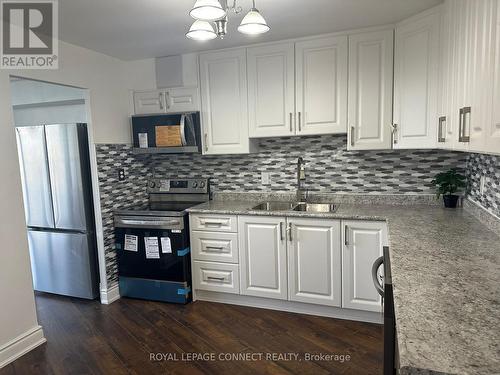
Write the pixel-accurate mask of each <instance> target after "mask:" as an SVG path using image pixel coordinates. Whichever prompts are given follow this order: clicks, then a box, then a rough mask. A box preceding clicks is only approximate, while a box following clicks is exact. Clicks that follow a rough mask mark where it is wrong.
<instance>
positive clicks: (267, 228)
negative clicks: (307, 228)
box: [238, 216, 287, 299]
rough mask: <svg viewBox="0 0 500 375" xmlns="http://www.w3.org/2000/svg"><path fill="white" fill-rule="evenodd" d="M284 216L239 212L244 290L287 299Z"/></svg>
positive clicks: (250, 293)
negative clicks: (244, 214) (243, 213)
mask: <svg viewBox="0 0 500 375" xmlns="http://www.w3.org/2000/svg"><path fill="white" fill-rule="evenodd" d="M284 227H285V218H283V217H266V216H240V217H239V222H238V234H239V245H240V246H239V248H240V271H241V275H240V277H241V283H240V284H241V294H244V295H248V296H255V297H268V298H277V299H287V280H286V259H287V256H286V239H285V233H284Z"/></svg>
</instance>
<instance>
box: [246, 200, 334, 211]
mask: <svg viewBox="0 0 500 375" xmlns="http://www.w3.org/2000/svg"><path fill="white" fill-rule="evenodd" d="M336 208H337V207H336V206H335V205H334V204H333V203H307V202H262V203H259V204H258V205H256V206H254V207H252V210H256V211H301V212H334V211H335V209H336Z"/></svg>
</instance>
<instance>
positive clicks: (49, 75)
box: [0, 22, 155, 363]
mask: <svg viewBox="0 0 500 375" xmlns="http://www.w3.org/2000/svg"><path fill="white" fill-rule="evenodd" d="M0 27H2V24H1V22H0ZM153 66H154V62H153V60H152V59H151V60H144V61H136V62H131V63H128V62H122V61H120V60H117V59H114V58H111V57H108V56H106V55H103V54H100V53H96V52H93V51H90V50H87V49H84V48H81V47H77V46H73V45H70V44H67V43H63V42H60V44H59V69H58V70H54V71H49V70H32V71H28V70H11V71H7V70H1V71H0V174H1V176H2V184H1V185H0V239H1V241H2V246H0V300H1V301H2V307H1V308H0V363H1V361H2V359H3V358H2V350H3V349H5V346H6V344H9V343H10V342H11V341H12V340H13V339H15V338H16V337H18V336H19V335H22V334H23V333H26V332H28V331H32V330H34V329H36V328H37V327H38V323H37V317H36V311H35V303H34V297H33V287H32V281H31V268H30V261H29V254H28V244H27V236H26V229H25V220H24V210H23V203H22V191H21V180H20V175H19V165H18V160H17V150H16V142H15V133H14V126H13V115H12V108H11V95H10V82H9V74H12V75H15V76H21V77H26V78H32V79H38V80H43V81H48V82H54V83H60V84H64V85H72V86H76V87H80V88H86V89H89V94H90V105H91V125H92V129H93V138H94V142H95V143H131V138H130V125H129V113H130V108H129V106H130V100H129V96H130V92H129V90H131V89H145V88H151V87H155V76H154V68H153ZM94 172H95V170H94Z"/></svg>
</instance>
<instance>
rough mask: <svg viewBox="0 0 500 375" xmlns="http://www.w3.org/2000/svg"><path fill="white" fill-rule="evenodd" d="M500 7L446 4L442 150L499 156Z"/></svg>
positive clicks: (468, 1) (485, 1)
mask: <svg viewBox="0 0 500 375" xmlns="http://www.w3.org/2000/svg"><path fill="white" fill-rule="evenodd" d="M498 7H499V2H498V0H482V1H476V0H447V1H445V3H444V6H443V12H444V13H443V18H442V22H443V25H442V30H443V34H442V37H441V44H442V47H443V49H442V53H443V55H444V56H443V57H442V58H441V64H442V65H441V75H442V76H441V82H442V86H443V87H442V89H441V90H440V95H441V96H442V97H441V98H440V107H439V108H440V116H441V117H444V116H446V124H445V126H443V127H442V128H438V129H437V130H438V131H437V133H438V137H439V136H441V142H439V143H438V145H439V146H440V147H441V148H446V149H453V150H460V151H472V152H488V153H500V124H499V121H498V114H497V113H498V112H497V111H498V109H497V108H498V107H499V106H498V105H497V103H498V101H499V95H498V90H499V89H498V86H499V84H498V79H499V78H498V76H499V69H500V64H499V57H498V53H499V52H498V49H499V48H500V47H499V42H498V37H499V31H498V27H499V26H498V23H499V21H498ZM443 128H446V131H443ZM443 135H444V136H443Z"/></svg>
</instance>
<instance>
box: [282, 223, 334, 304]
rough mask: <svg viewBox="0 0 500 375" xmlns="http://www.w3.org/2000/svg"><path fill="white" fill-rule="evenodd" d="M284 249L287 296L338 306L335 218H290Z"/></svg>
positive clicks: (301, 300)
mask: <svg viewBox="0 0 500 375" xmlns="http://www.w3.org/2000/svg"><path fill="white" fill-rule="evenodd" d="M287 223H288V225H289V226H290V228H291V237H290V238H291V239H292V240H291V241H290V242H289V248H288V296H289V297H288V299H289V300H291V301H299V302H307V303H315V304H320V305H329V306H337V307H340V305H341V289H342V288H341V282H342V279H341V267H342V266H341V242H340V241H341V234H340V221H339V220H319V219H292V218H288V219H287Z"/></svg>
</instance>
